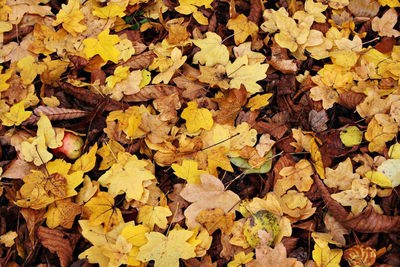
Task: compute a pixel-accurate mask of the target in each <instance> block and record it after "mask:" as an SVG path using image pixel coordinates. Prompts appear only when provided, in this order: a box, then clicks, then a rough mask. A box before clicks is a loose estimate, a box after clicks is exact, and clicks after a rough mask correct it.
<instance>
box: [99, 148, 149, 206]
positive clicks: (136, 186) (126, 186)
mask: <svg viewBox="0 0 400 267" xmlns="http://www.w3.org/2000/svg"><path fill="white" fill-rule="evenodd" d="M122 158H123V155H122V153H120V154H119V155H118V162H119V163H116V164H114V165H112V167H111V168H110V169H109V170H108V171H107V172H106V173H105V174H103V175H102V176H101V177H100V178H99V180H98V181H99V183H100V184H101V185H102V186H105V187H107V188H108V192H109V193H110V194H111V195H112V196H113V197H115V196H117V195H120V194H123V193H126V198H127V199H136V200H140V198H141V197H142V194H143V192H144V188H143V182H144V181H147V180H152V179H155V177H154V175H153V173H152V172H151V171H150V170H148V169H146V166H147V165H148V164H149V162H147V161H145V160H139V159H138V158H137V157H136V156H135V155H133V156H130V157H129V158H128V159H127V160H126V162H122ZM133 173H134V174H135V175H132V174H133Z"/></svg>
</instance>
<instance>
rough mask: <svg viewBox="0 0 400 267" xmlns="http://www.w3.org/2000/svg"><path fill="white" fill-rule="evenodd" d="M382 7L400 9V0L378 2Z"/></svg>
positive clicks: (381, 0) (380, 0)
mask: <svg viewBox="0 0 400 267" xmlns="http://www.w3.org/2000/svg"><path fill="white" fill-rule="evenodd" d="M378 2H379V4H381V6H389V7H400V2H399V0H378Z"/></svg>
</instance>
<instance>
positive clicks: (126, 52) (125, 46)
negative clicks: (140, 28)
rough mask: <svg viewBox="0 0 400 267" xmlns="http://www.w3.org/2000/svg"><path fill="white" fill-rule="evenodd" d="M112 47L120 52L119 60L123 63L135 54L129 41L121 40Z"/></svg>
mask: <svg viewBox="0 0 400 267" xmlns="http://www.w3.org/2000/svg"><path fill="white" fill-rule="evenodd" d="M114 47H115V48H117V49H118V50H119V51H120V52H121V55H120V56H119V59H122V60H123V61H127V60H128V59H130V58H131V56H132V55H134V54H135V48H134V47H133V44H132V42H131V40H129V39H122V40H121V41H120V42H119V43H118V44H116V45H115V46H114Z"/></svg>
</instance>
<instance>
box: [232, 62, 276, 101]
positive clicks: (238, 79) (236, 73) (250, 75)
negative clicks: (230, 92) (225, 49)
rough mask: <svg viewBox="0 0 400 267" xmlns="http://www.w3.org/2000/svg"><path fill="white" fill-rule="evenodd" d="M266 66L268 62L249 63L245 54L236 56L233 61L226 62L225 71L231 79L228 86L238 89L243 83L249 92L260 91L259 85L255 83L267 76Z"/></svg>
mask: <svg viewBox="0 0 400 267" xmlns="http://www.w3.org/2000/svg"><path fill="white" fill-rule="evenodd" d="M268 66H269V65H268V64H261V63H255V64H253V65H249V64H248V58H247V56H246V55H244V56H241V57H238V58H236V60H235V61H234V62H233V63H231V62H228V64H227V65H226V73H227V75H228V77H229V78H230V79H231V81H230V82H229V86H230V88H236V89H239V88H240V86H241V85H242V84H243V85H244V86H245V87H246V90H247V92H249V93H250V94H255V93H257V92H260V91H261V86H260V85H259V84H257V81H260V80H262V79H265V77H267V69H268Z"/></svg>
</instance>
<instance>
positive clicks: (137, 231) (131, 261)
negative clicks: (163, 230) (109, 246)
mask: <svg viewBox="0 0 400 267" xmlns="http://www.w3.org/2000/svg"><path fill="white" fill-rule="evenodd" d="M148 232H150V229H149V228H148V227H147V226H145V225H143V224H140V225H128V226H126V227H125V228H124V229H123V230H122V232H121V236H123V237H124V238H125V239H126V241H127V242H129V243H131V244H132V250H131V251H130V252H129V256H128V262H127V264H128V265H129V266H141V265H142V264H143V263H142V262H141V261H138V260H137V259H136V257H137V255H138V254H139V247H141V246H143V245H144V244H146V243H147V238H146V234H147V233H148Z"/></svg>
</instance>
